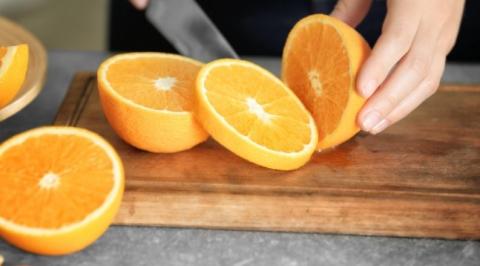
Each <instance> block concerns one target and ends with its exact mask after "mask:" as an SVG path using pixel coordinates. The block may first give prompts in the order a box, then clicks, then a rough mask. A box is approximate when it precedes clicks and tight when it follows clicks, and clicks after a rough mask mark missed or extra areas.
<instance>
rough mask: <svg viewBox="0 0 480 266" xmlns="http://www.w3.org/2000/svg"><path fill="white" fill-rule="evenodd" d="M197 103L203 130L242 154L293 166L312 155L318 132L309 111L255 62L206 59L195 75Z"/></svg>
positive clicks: (283, 166) (272, 164) (276, 166)
mask: <svg viewBox="0 0 480 266" xmlns="http://www.w3.org/2000/svg"><path fill="white" fill-rule="evenodd" d="M197 102H198V106H197V114H198V117H199V120H200V121H201V122H202V124H203V126H204V127H205V129H206V130H207V131H208V132H209V133H210V135H211V136H212V137H213V138H215V139H216V140H217V141H218V142H219V143H221V144H222V145H224V146H225V147H227V148H228V149H229V150H231V151H232V152H234V153H236V154H237V155H239V156H240V157H242V158H244V159H247V160H249V161H251V162H254V163H257V164H259V165H262V166H265V167H268V168H273V169H281V170H289V169H295V168H298V167H300V166H301V165H303V164H305V163H306V162H307V161H308V159H309V158H310V156H311V155H312V152H313V150H314V147H315V145H316V141H317V134H316V128H315V125H314V123H313V119H312V118H311V116H310V114H309V113H308V111H307V110H306V109H305V108H304V106H303V104H302V103H301V102H300V101H299V100H298V98H297V97H296V96H295V95H294V94H293V93H292V92H291V91H290V90H289V89H288V88H287V87H285V86H284V85H283V84H282V83H281V82H280V81H279V80H278V79H277V78H275V77H274V76H273V75H272V74H270V73H268V72H267V71H265V70H263V69H262V68H260V67H258V66H256V65H254V64H252V63H249V62H246V61H241V60H232V59H224V60H217V61H214V62H212V63H209V64H207V65H206V66H205V67H203V68H202V70H201V71H200V73H199V75H198V78H197Z"/></svg>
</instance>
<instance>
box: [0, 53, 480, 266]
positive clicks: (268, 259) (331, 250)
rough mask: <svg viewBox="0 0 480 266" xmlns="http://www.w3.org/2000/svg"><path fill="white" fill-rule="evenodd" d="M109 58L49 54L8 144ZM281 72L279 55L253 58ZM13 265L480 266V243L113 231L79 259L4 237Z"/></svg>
mask: <svg viewBox="0 0 480 266" xmlns="http://www.w3.org/2000/svg"><path fill="white" fill-rule="evenodd" d="M106 56H108V54H106V53H97V52H67V51H51V52H49V56H48V59H49V67H48V76H47V82H46V84H45V87H44V90H43V91H42V93H41V94H40V96H39V97H38V98H37V99H36V100H35V101H34V102H33V103H32V104H31V105H29V106H28V107H27V108H25V109H24V110H23V111H22V112H20V113H19V114H17V115H15V116H14V117H11V118H10V119H8V120H6V121H4V122H1V123H0V142H1V141H3V140H4V139H6V138H8V137H9V136H11V135H13V134H15V133H18V132H21V131H24V130H27V129H30V128H33V127H37V126H41V125H48V124H50V123H51V122H52V120H53V118H54V115H55V113H56V110H57V108H58V107H59V105H60V103H61V102H62V99H63V97H64V95H65V92H66V90H67V88H68V85H69V83H70V81H71V79H72V77H73V74H74V73H75V72H78V71H82V70H87V71H95V70H96V69H97V67H98V65H99V63H100V62H101V61H102V60H103V59H104V58H105V57H106ZM253 60H254V61H256V62H257V63H259V64H260V65H263V66H265V67H267V68H268V69H270V70H272V71H273V72H274V73H278V72H279V60H278V59H276V58H253ZM443 81H444V82H447V83H480V65H464V64H449V65H447V68H446V71H445V75H444V77H443ZM479 222H480V221H479ZM0 254H1V255H2V256H3V257H4V258H5V264H4V265H6V266H10V265H31V266H36V265H49V266H54V265H208V266H215V265H232V266H247V265H275V266H277V265H289V266H295V265H436V266H441V265H472V266H479V265H480V242H478V241H450V240H438V239H413V238H394V237H366V236H350V235H329V234H303V233H302V234H299V233H274V232H248V231H224V230H203V229H180V228H161V227H130V226H129V227H127V226H111V227H110V229H109V230H108V231H107V232H106V233H105V234H104V235H103V236H102V237H101V238H100V239H99V240H98V241H97V242H95V243H94V244H93V245H92V246H90V247H88V248H86V249H85V250H83V251H81V252H78V253H76V254H73V255H69V256H63V257H45V256H37V255H32V254H29V253H25V252H23V251H20V250H18V249H16V248H15V247H12V246H10V245H9V244H8V243H6V242H4V241H3V240H0Z"/></svg>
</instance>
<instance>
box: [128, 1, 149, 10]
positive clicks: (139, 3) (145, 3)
mask: <svg viewBox="0 0 480 266" xmlns="http://www.w3.org/2000/svg"><path fill="white" fill-rule="evenodd" d="M148 2H149V0H130V3H132V5H133V6H134V7H135V8H136V9H138V10H144V9H145V8H146V7H147V6H148Z"/></svg>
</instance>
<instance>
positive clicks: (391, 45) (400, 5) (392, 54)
mask: <svg viewBox="0 0 480 266" xmlns="http://www.w3.org/2000/svg"><path fill="white" fill-rule="evenodd" d="M413 2H415V1H414V0H413ZM413 4H414V3H412V0H404V1H389V6H388V13H387V16H386V18H385V22H384V24H383V32H382V35H381V36H380V38H379V39H378V41H377V42H376V44H375V46H374V47H373V49H372V53H371V54H370V56H369V58H368V59H367V60H366V61H365V63H364V65H363V67H362V69H361V71H360V73H359V76H358V80H357V84H358V88H357V89H358V92H359V93H360V95H362V96H363V97H365V98H368V97H370V96H371V95H372V94H373V93H374V92H375V90H376V89H377V88H378V87H379V86H380V85H381V84H382V83H383V82H384V81H385V79H386V77H387V76H388V74H389V73H390V71H391V70H392V69H393V68H394V67H395V65H396V64H397V62H398V61H399V60H400V59H401V58H402V57H403V56H404V55H405V54H406V53H407V52H408V51H409V48H410V47H411V45H412V42H413V40H414V37H415V35H416V33H417V29H418V27H419V24H420V19H421V14H420V12H419V11H418V9H411V8H410V6H411V5H413Z"/></svg>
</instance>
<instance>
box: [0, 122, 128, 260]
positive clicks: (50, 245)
mask: <svg viewBox="0 0 480 266" xmlns="http://www.w3.org/2000/svg"><path fill="white" fill-rule="evenodd" d="M123 186H124V176H123V166H122V163H121V161H120V159H119V157H118V155H117V153H116V152H115V151H114V150H113V148H112V147H111V146H110V145H109V144H108V143H107V142H106V141H105V140H103V139H102V138H101V137H99V136H98V135H96V134H94V133H91V132H89V131H87V130H83V129H76V128H68V127H44V128H39V129H34V130H30V131H27V132H25V133H22V134H19V135H17V136H15V137H13V138H11V139H10V140H7V141H6V142H5V143H3V144H2V145H1V146H0V191H1V193H0V235H2V236H3V237H4V238H5V239H6V240H8V241H9V242H11V243H12V244H14V245H17V246H18V247H20V248H23V249H25V250H28V251H32V252H35V253H40V254H65V253H70V252H74V251H77V250H80V249H82V248H84V247H85V246H87V245H89V244H90V243H92V242H93V241H95V240H96V239H97V238H98V237H100V235H101V234H102V233H103V232H104V231H105V230H106V229H107V228H108V226H109V224H110V223H111V221H112V219H113V217H114V215H115V214H116V212H117V210H118V208H119V205H120V201H121V198H122V194H123Z"/></svg>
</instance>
